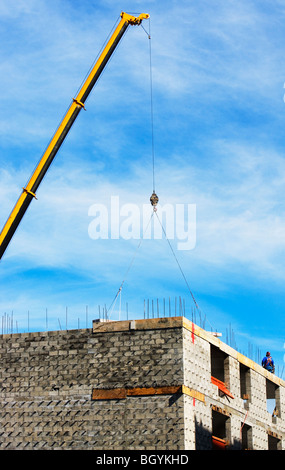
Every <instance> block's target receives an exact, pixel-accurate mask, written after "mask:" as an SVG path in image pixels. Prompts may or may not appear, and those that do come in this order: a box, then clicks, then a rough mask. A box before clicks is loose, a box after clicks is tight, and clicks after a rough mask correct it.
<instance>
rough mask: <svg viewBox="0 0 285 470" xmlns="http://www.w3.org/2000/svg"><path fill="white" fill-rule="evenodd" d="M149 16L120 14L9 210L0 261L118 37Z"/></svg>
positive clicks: (2, 238)
mask: <svg viewBox="0 0 285 470" xmlns="http://www.w3.org/2000/svg"><path fill="white" fill-rule="evenodd" d="M148 18H149V15H148V14H145V13H142V14H141V15H139V16H138V17H135V16H132V15H129V14H127V13H125V12H122V13H121V19H120V21H119V23H118V25H117V27H116V28H115V30H114V32H113V34H112V35H111V37H110V39H109V40H108V42H107V44H106V46H105V47H104V49H103V51H102V53H101V54H100V56H99V58H98V60H97V61H96V63H95V65H94V67H93V68H92V70H91V72H90V73H89V75H88V77H87V78H86V80H85V81H84V83H83V85H82V87H81V88H80V90H79V92H78V94H77V96H76V97H75V98H73V100H72V103H71V105H70V107H69V109H68V110H67V112H66V114H65V116H64V118H63V119H62V121H61V123H60V125H59V127H58V129H57V130H56V132H55V134H54V136H53V138H52V140H51V141H50V143H49V145H48V147H47V149H46V150H45V152H44V154H43V156H42V157H41V160H40V162H39V163H38V165H37V167H36V169H35V171H34V172H33V174H32V176H31V178H30V180H29V182H28V184H27V185H26V187H25V188H23V192H22V194H21V195H20V197H19V199H18V201H17V203H16V205H15V207H14V209H13V210H12V212H11V214H10V216H9V218H8V220H7V222H6V223H5V225H4V227H3V229H2V232H1V234H0V259H1V258H2V256H3V254H4V252H5V250H6V248H7V247H8V245H9V243H10V241H11V239H12V237H13V235H14V233H15V231H16V229H17V227H18V226H19V224H20V222H21V220H22V218H23V216H24V214H25V212H26V210H27V209H28V207H29V205H30V203H31V201H32V199H33V198H36V191H37V189H38V187H39V185H40V183H41V181H42V179H43V178H44V176H45V174H46V172H47V170H48V168H49V167H50V165H51V163H52V161H53V159H54V158H55V156H56V154H57V152H58V150H59V148H60V146H61V144H62V143H63V141H64V139H65V137H66V136H67V134H68V132H69V130H70V129H71V126H72V124H73V123H74V121H75V120H76V118H77V116H78V114H79V113H80V111H81V109H82V108H83V109H85V101H86V99H87V98H88V96H89V94H90V92H91V90H92V88H93V87H94V85H95V83H96V82H97V80H98V78H99V76H100V75H101V73H102V71H103V70H104V68H105V66H106V64H107V62H108V61H109V59H110V57H111V55H112V54H113V52H114V51H115V49H116V47H117V45H118V44H119V42H120V40H121V38H122V36H123V35H124V33H125V32H126V30H127V28H128V26H129V25H140V24H141V22H142V21H143V20H144V19H148Z"/></svg>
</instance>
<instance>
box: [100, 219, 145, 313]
mask: <svg viewBox="0 0 285 470" xmlns="http://www.w3.org/2000/svg"><path fill="white" fill-rule="evenodd" d="M152 217H153V211H152V213H151V216H150V218H149V221H148V223H147V225H146V228H145V230H144V232H143V235H142V237H141V238H140V241H139V243H138V245H137V247H136V250H135V253H134V255H133V257H132V259H131V262H130V264H129V266H128V268H127V269H126V272H125V276H124V277H123V281H122V282H121V285H120V287H119V289H118V292H117V293H116V295H115V297H114V299H113V300H112V302H111V304H110V307H109V308H108V310H107V312H106V314H107V315H108V312H109V311H110V309H111V307H113V308H112V311H111V313H110V315H111V314H112V312H113V310H114V308H115V304H116V301H117V298H118V296H119V295H120V294H121V291H122V289H123V286H124V283H125V281H126V278H127V276H128V274H129V272H130V269H131V267H132V266H133V264H134V262H135V259H136V257H137V254H138V251H139V248H140V246H141V244H142V241H143V239H144V235H145V233H146V231H147V230H148V227H149V224H150V222H151V220H152Z"/></svg>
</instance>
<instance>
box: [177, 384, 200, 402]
mask: <svg viewBox="0 0 285 470" xmlns="http://www.w3.org/2000/svg"><path fill="white" fill-rule="evenodd" d="M182 393H184V394H185V395H188V396H189V397H193V398H195V399H197V400H199V401H202V402H203V403H205V395H204V394H203V393H201V392H198V391H197V390H193V389H191V388H189V387H186V385H182Z"/></svg>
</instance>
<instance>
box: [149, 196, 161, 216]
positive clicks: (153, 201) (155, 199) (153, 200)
mask: <svg viewBox="0 0 285 470" xmlns="http://www.w3.org/2000/svg"><path fill="white" fill-rule="evenodd" d="M149 200H150V202H151V205H152V206H153V210H154V212H156V210H157V207H156V206H157V204H158V201H159V199H158V196H157V195H156V194H155V192H154V191H153V193H152V195H151V196H150V199H149Z"/></svg>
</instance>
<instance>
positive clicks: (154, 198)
mask: <svg viewBox="0 0 285 470" xmlns="http://www.w3.org/2000/svg"><path fill="white" fill-rule="evenodd" d="M141 27H142V29H143V30H144V31H145V33H146V34H147V36H148V39H149V76H150V117H151V145H152V180H153V193H152V195H151V197H150V202H151V204H152V206H153V213H155V214H156V217H157V220H158V221H159V224H160V226H161V228H162V230H163V233H164V236H165V238H166V240H167V243H168V245H169V247H170V249H171V251H172V254H173V256H174V259H175V261H176V263H177V265H178V267H179V270H180V272H181V274H182V277H183V279H184V281H185V284H186V286H187V289H188V290H189V292H190V295H191V297H192V300H193V302H194V304H195V307H196V308H197V310H198V311H200V312H201V309H200V308H199V305H198V303H197V301H196V299H195V297H194V294H193V292H192V290H191V289H190V286H189V284H188V281H187V279H186V276H185V274H184V272H183V270H182V267H181V265H180V263H179V261H178V258H177V256H176V255H175V252H174V250H173V247H172V245H171V243H170V241H169V239H168V238H167V234H166V231H165V229H164V227H163V225H162V222H161V221H160V219H159V217H158V214H157V208H156V205H157V204H158V201H159V199H158V196H157V194H156V193H155V150H154V147H155V146H154V113H153V77H152V47H151V28H150V19H149V32H147V31H146V29H145V28H144V26H143V24H141ZM205 317H206V316H205ZM207 321H208V319H207ZM208 323H209V324H210V322H209V321H208ZM210 326H211V328H213V327H212V325H211V324H210Z"/></svg>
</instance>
